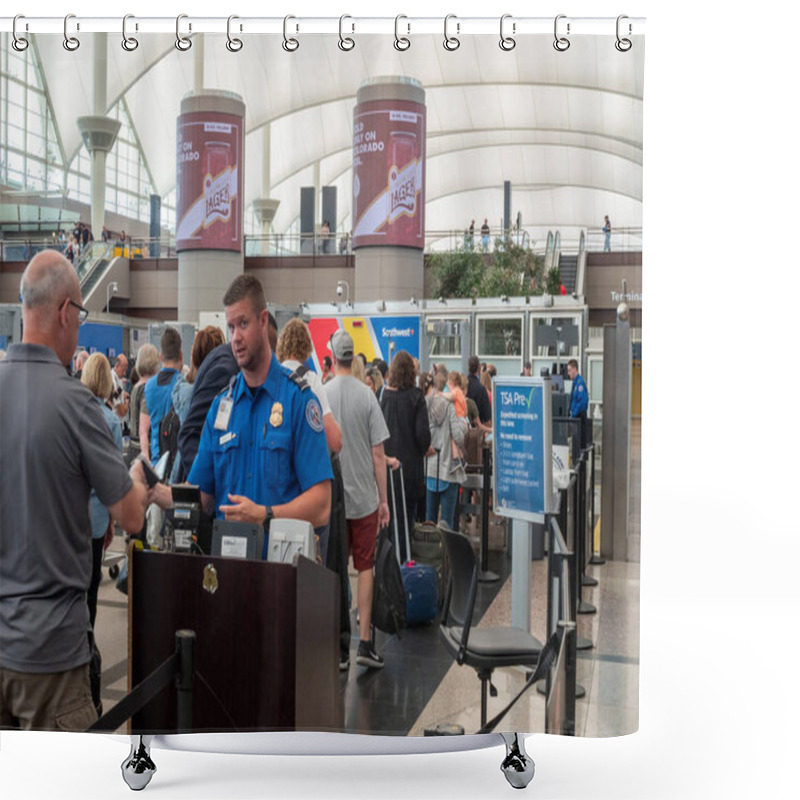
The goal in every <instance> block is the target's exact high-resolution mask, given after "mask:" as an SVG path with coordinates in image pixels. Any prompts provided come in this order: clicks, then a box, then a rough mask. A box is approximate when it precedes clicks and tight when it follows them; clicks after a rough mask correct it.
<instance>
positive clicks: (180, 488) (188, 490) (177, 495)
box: [165, 485, 212, 554]
mask: <svg viewBox="0 0 800 800" xmlns="http://www.w3.org/2000/svg"><path fill="white" fill-rule="evenodd" d="M165 522H166V527H165V549H166V550H167V551H169V552H175V553H200V554H205V553H209V552H211V524H212V523H211V518H210V517H209V516H208V515H207V514H206V513H205V512H204V511H203V510H202V506H201V505H200V488H199V487H197V486H189V485H175V486H173V487H172V508H170V509H169V510H168V511H167V512H166V520H165Z"/></svg>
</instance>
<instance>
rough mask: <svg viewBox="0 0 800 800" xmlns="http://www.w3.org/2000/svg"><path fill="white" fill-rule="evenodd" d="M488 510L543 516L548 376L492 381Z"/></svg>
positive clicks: (548, 464)
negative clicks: (491, 491)
mask: <svg viewBox="0 0 800 800" xmlns="http://www.w3.org/2000/svg"><path fill="white" fill-rule="evenodd" d="M492 398H493V400H494V403H493V406H494V408H493V436H492V445H493V448H494V474H493V480H494V510H495V513H497V514H500V515H502V516H505V517H514V518H517V519H525V520H529V521H532V522H544V515H545V513H546V512H547V511H548V498H549V497H550V493H551V486H550V485H551V475H552V444H551V443H552V435H551V427H552V409H551V401H550V381H549V380H547V381H545V380H543V379H542V378H500V379H496V380H495V381H494V382H493V388H492Z"/></svg>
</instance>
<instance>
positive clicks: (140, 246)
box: [0, 227, 642, 269]
mask: <svg viewBox="0 0 800 800" xmlns="http://www.w3.org/2000/svg"><path fill="white" fill-rule="evenodd" d="M537 235H539V238H536V236H535V235H534V231H533V230H532V229H525V228H522V229H516V228H514V229H512V230H511V231H509V233H508V239H509V240H510V241H512V242H513V243H514V244H515V245H517V246H518V247H523V248H524V249H526V250H532V251H533V252H534V253H537V254H538V255H541V256H543V257H544V259H545V266H546V268H548V269H549V268H550V267H552V266H555V265H557V264H558V256H559V253H561V252H564V253H571V254H575V253H578V254H580V253H581V252H584V253H591V252H600V251H602V250H603V248H604V244H605V235H604V234H603V231H602V228H600V227H597V228H569V227H568V228H566V229H565V230H564V231H562V230H559V229H557V228H553V229H551V230H550V231H548V233H547V234H546V235H544V234H541V235H540V234H537ZM504 240H505V237H504V234H503V231H502V230H501V229H500V227H495V228H493V229H491V232H490V235H489V243H488V246H487V249H486V251H487V252H493V251H494V250H495V249H496V248H497V247H498V246H499V247H502V246H503V241H504ZM99 246H103V247H107V246H108V247H111V248H112V251H111V252H110V253H109V254H108V255H109V256H110V257H111V258H114V257H117V256H122V257H124V258H134V259H136V258H176V257H177V251H176V249H175V241H174V239H173V238H166V236H165V237H164V238H162V239H160V240H159V239H147V238H133V239H127V240H126V241H125V242H119V241H112V242H109V243H106V242H92V243H90V244H89V245H88V246H87V248H86V249H87V250H89V251H90V252H92V253H94V252H95V251H94V248H95V247H99ZM66 247H67V244H66V242H59V241H57V240H56V239H54V238H53V237H40V238H38V239H0V261H29V260H30V259H31V258H32V257H33V256H34V255H36V253H38V252H39V251H41V250H45V249H56V250H59V251H61V252H65V250H66ZM610 247H611V251H612V252H630V251H639V252H641V250H642V229H641V228H614V229H613V230H612V232H611V242H610ZM464 249H467V250H469V249H474V250H475V251H477V252H482V250H483V246H482V239H481V236H480V234H479V233H476V234H475V235H474V236H473V237H470V236H469V233H468V232H467V231H463V230H456V229H447V230H428V231H426V232H425V252H426V253H430V252H454V251H456V250H464ZM352 252H353V248H352V238H351V236H350V234H349V233H330V234H320V233H317V234H299V233H273V234H268V235H253V236H245V237H244V254H245V256H248V257H249V256H296V255H314V256H326V255H345V254H350V253H352ZM82 258H83V254H82V255H81V256H80V257H79V259H77V260H76V265H77V264H78V262H79V261H80V260H81V259H82Z"/></svg>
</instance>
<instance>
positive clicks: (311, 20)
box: [0, 6, 646, 39]
mask: <svg viewBox="0 0 800 800" xmlns="http://www.w3.org/2000/svg"><path fill="white" fill-rule="evenodd" d="M6 7H8V6H6ZM645 19H646V18H645V17H628V16H626V15H621V16H619V17H570V16H569V15H566V14H559V15H558V16H557V17H514V16H512V15H511V14H504V15H503V16H502V17H499V16H498V17H470V16H466V17H459V16H458V15H455V14H448V15H447V17H418V16H406V15H403V14H401V15H399V16H397V17H359V16H351V15H349V14H345V15H343V16H341V17H305V16H294V15H289V16H286V17H251V16H241V17H239V16H236V15H233V16H231V17H206V16H193V15H190V14H181V15H179V16H178V17H177V18H176V17H137V16H135V15H132V14H128V15H126V16H125V17H124V18H123V17H121V16H119V17H89V16H80V15H77V14H68V15H66V16H65V17H44V16H42V17H37V16H27V15H23V14H19V15H16V16H13V17H6V16H4V17H0V31H2V32H8V33H12V32H16V34H17V35H18V36H24V35H25V34H26V33H42V34H48V33H54V34H57V33H60V34H63V35H64V36H65V38H66V37H69V36H72V35H75V34H80V33H118V34H120V37H122V35H123V24H124V32H125V35H126V36H128V37H130V36H132V35H133V34H134V33H139V34H144V33H173V34H175V33H176V32H177V34H178V36H191V35H192V34H195V33H219V34H223V35H225V34H228V35H231V34H236V35H239V34H244V35H245V36H247V35H248V34H254V35H255V34H278V35H286V34H287V32H288V33H291V34H292V35H295V34H312V35H313V34H339V35H340V36H342V35H346V36H348V37H349V36H353V35H355V36H358V34H388V35H395V36H398V35H400V36H403V37H405V36H411V37H412V38H413V36H414V35H415V34H442V35H444V36H446V37H450V38H455V37H456V36H472V35H488V34H495V35H498V34H499V35H500V36H501V37H511V36H524V35H529V34H550V35H551V36H555V38H556V39H559V38H566V37H568V36H572V35H577V36H580V35H603V34H605V35H609V36H614V35H616V36H617V38H618V39H620V38H626V37H629V36H636V35H643V34H644V32H645V31H644V29H645Z"/></svg>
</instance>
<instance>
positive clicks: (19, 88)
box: [8, 81, 25, 106]
mask: <svg viewBox="0 0 800 800" xmlns="http://www.w3.org/2000/svg"><path fill="white" fill-rule="evenodd" d="M8 102H9V103H13V104H14V105H16V106H24V105H25V87H24V86H23V85H22V84H21V83H17V81H9V82H8Z"/></svg>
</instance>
